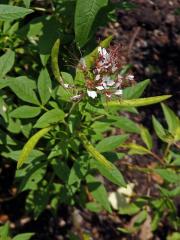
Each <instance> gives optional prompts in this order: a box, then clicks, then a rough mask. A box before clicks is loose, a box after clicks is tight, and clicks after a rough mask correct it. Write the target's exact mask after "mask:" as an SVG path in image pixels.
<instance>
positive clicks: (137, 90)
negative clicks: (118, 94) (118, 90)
mask: <svg viewBox="0 0 180 240" xmlns="http://www.w3.org/2000/svg"><path fill="white" fill-rule="evenodd" d="M149 82H150V80H149V79H147V80H144V81H142V82H139V83H137V84H136V85H134V86H132V87H127V88H125V89H124V91H123V98H124V99H133V98H138V97H140V96H141V95H142V94H143V92H144V90H145V89H146V88H147V86H148V85H149Z"/></svg>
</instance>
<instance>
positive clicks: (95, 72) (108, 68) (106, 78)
mask: <svg viewBox="0 0 180 240" xmlns="http://www.w3.org/2000/svg"><path fill="white" fill-rule="evenodd" d="M83 60H84V59H82V60H81V63H80V64H81V70H82V71H83V72H84V75H85V79H86V92H87V95H88V96H89V97H91V98H93V99H95V98H96V97H97V96H98V94H104V95H105V96H106V97H108V98H110V97H112V96H121V95H122V93H123V88H124V87H126V86H128V85H130V83H133V82H134V76H133V75H132V74H126V75H122V74H121V72H120V71H121V69H122V66H123V65H124V62H123V61H122V58H121V55H120V47H119V46H117V47H110V48H108V49H107V50H106V49H105V48H102V47H98V57H97V59H96V61H95V64H94V66H93V68H92V69H90V70H91V74H88V73H89V71H90V70H89V69H88V70H87V67H86V64H85V62H84V61H83ZM78 96H79V95H78ZM76 97H77V96H74V97H73V100H74V99H76Z"/></svg>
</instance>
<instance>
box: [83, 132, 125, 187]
mask: <svg viewBox="0 0 180 240" xmlns="http://www.w3.org/2000/svg"><path fill="white" fill-rule="evenodd" d="M78 135H79V138H80V139H81V141H82V143H83V145H84V148H85V149H86V150H87V152H88V153H89V154H90V155H91V156H92V157H93V158H94V159H95V161H94V164H95V166H96V168H97V169H98V170H99V171H100V172H101V174H102V175H103V176H104V177H106V178H107V179H109V180H110V181H111V182H113V183H115V184H117V185H119V186H125V181H124V178H123V176H122V174H121V173H120V171H119V170H118V169H117V168H116V166H115V165H114V164H112V163H111V162H109V161H108V160H107V159H106V158H105V157H104V156H103V155H102V154H101V153H100V152H98V151H97V150H96V149H95V148H94V147H93V145H92V144H91V143H90V142H89V141H88V140H87V138H86V136H85V135H84V134H83V133H79V134H78Z"/></svg>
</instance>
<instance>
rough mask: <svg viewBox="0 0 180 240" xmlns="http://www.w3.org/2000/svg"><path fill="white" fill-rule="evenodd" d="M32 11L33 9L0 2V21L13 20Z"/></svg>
mask: <svg viewBox="0 0 180 240" xmlns="http://www.w3.org/2000/svg"><path fill="white" fill-rule="evenodd" d="M32 12H33V10H31V9H27V8H22V7H17V6H11V5H5V4H0V21H13V20H15V19H18V18H23V17H25V16H26V15H27V14H30V13H32Z"/></svg>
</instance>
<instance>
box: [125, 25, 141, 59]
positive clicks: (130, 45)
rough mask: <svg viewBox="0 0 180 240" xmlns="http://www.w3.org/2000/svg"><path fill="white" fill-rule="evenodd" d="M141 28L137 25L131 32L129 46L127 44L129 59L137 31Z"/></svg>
mask: <svg viewBox="0 0 180 240" xmlns="http://www.w3.org/2000/svg"><path fill="white" fill-rule="evenodd" d="M140 30H141V28H140V27H137V28H136V29H135V31H134V33H133V36H132V38H131V41H130V43H129V46H128V58H129V59H130V56H131V52H132V48H133V45H134V42H135V39H136V37H137V36H138V34H139V32H140Z"/></svg>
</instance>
